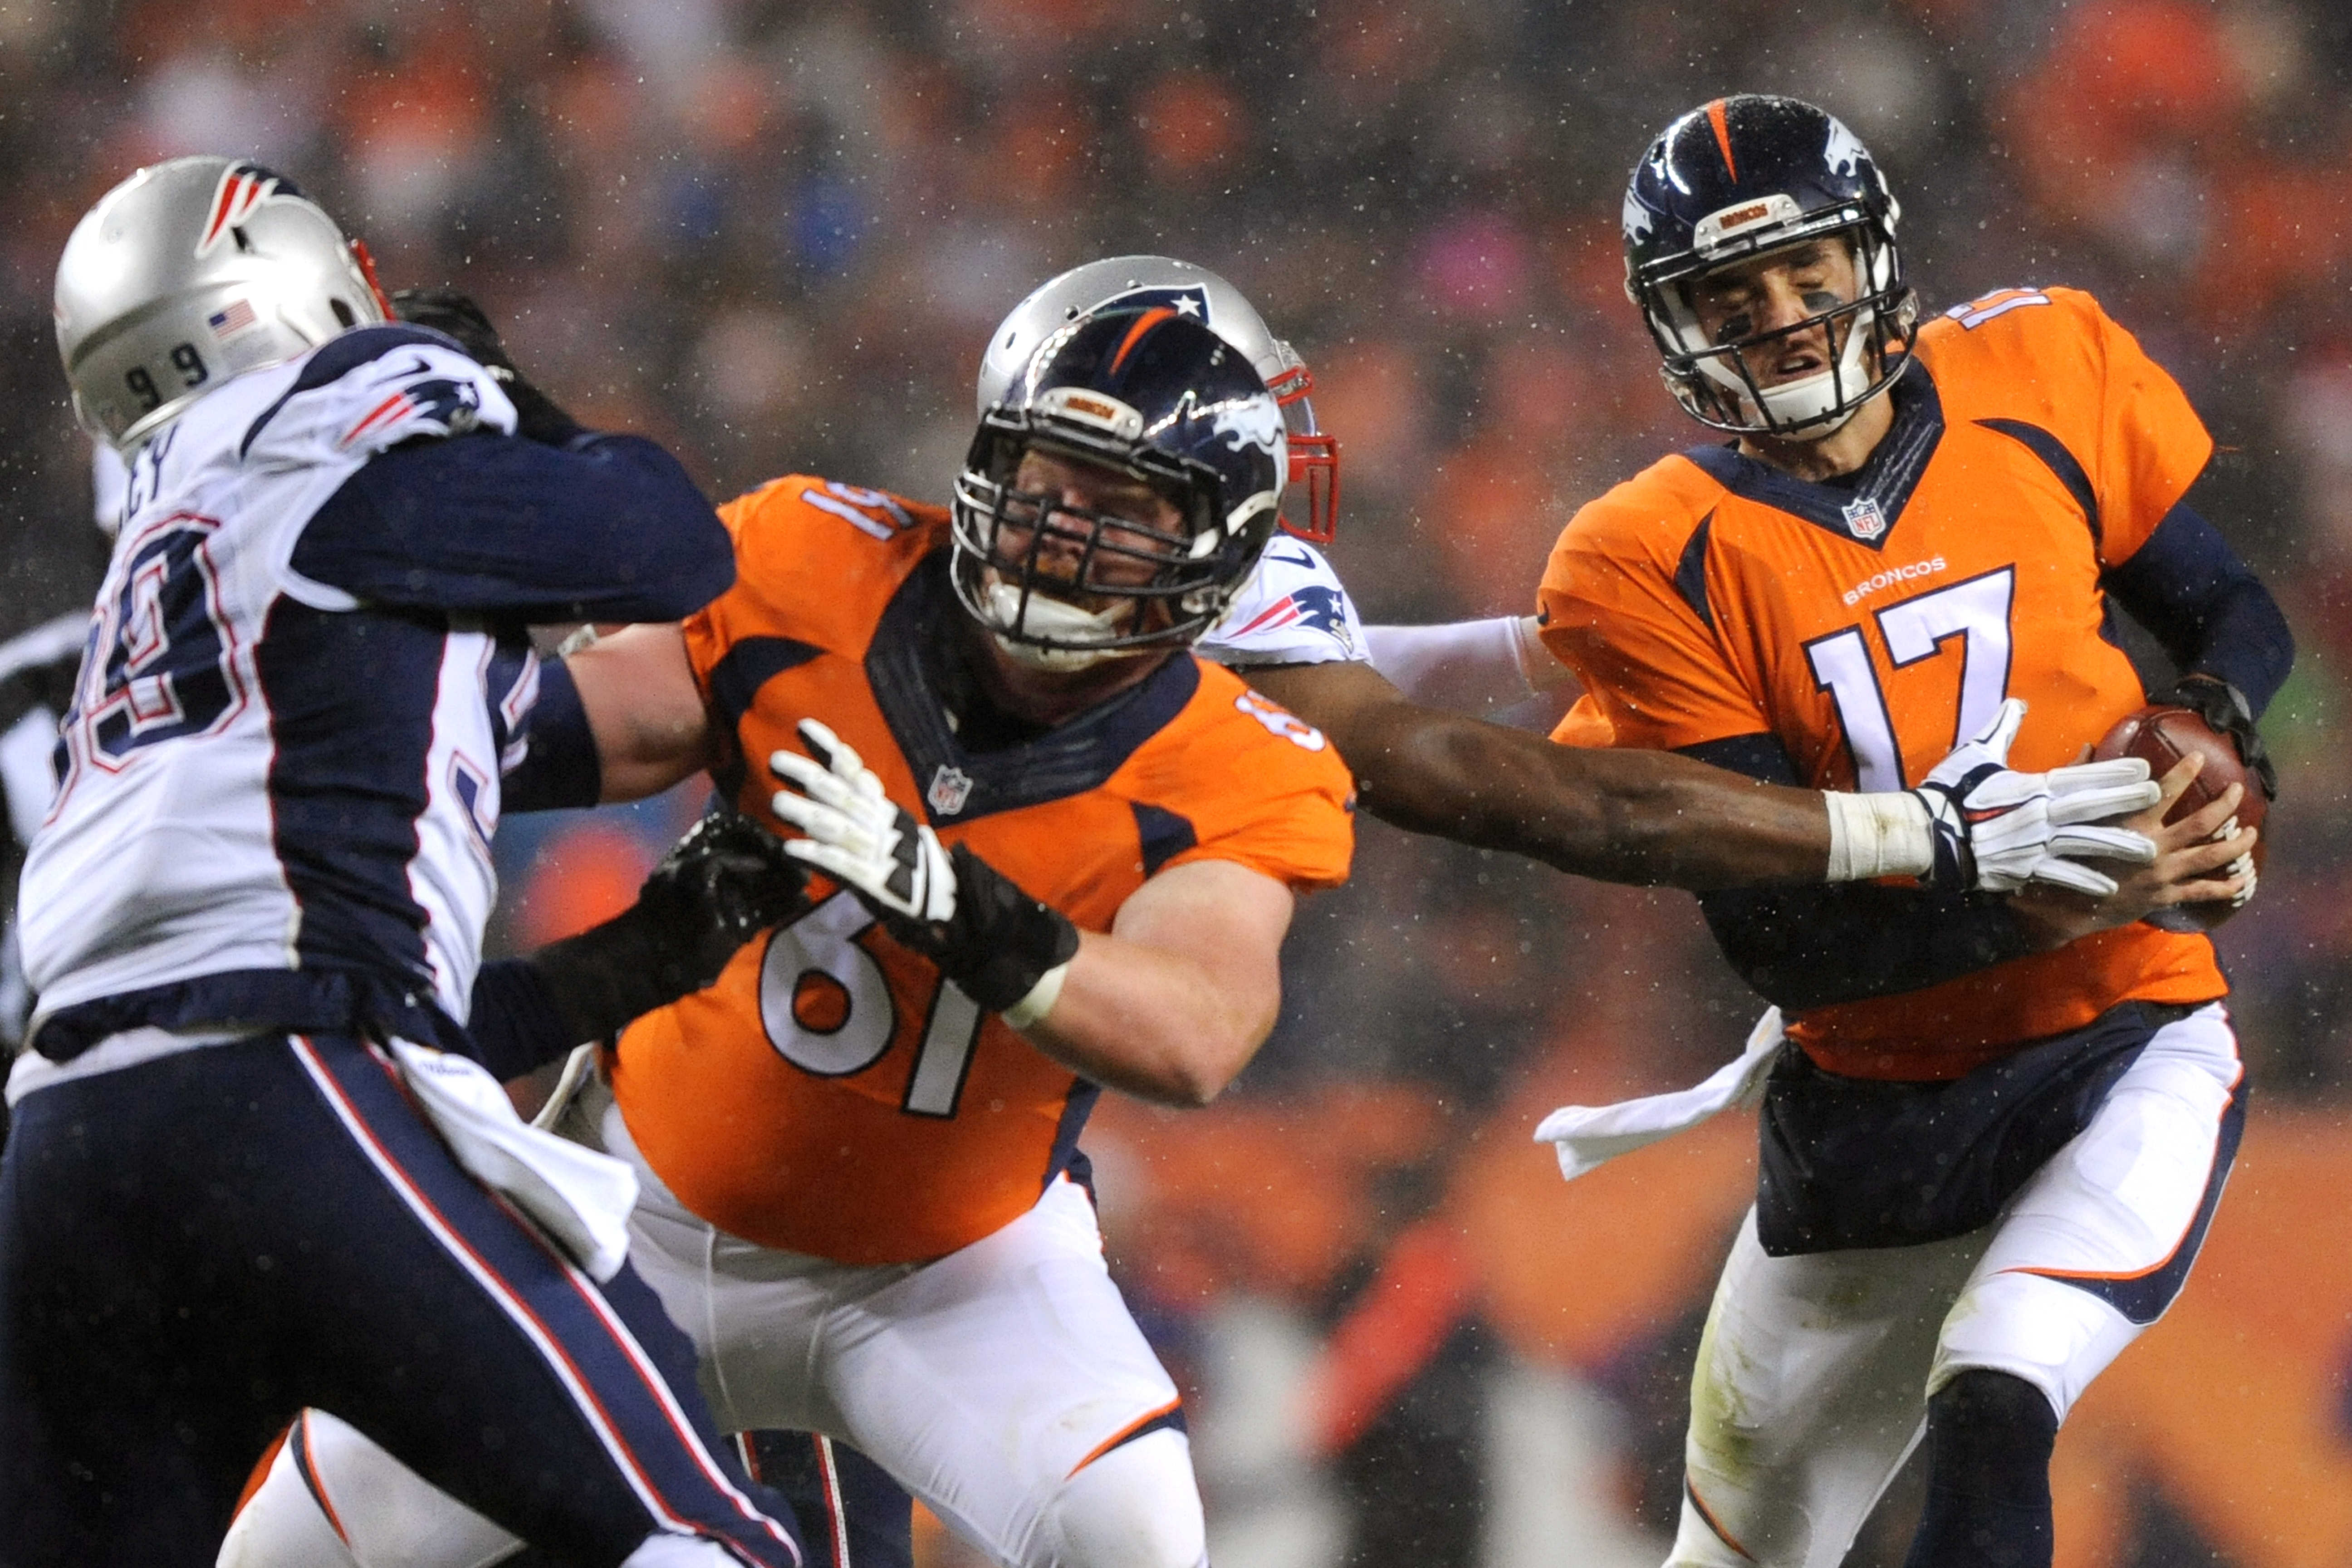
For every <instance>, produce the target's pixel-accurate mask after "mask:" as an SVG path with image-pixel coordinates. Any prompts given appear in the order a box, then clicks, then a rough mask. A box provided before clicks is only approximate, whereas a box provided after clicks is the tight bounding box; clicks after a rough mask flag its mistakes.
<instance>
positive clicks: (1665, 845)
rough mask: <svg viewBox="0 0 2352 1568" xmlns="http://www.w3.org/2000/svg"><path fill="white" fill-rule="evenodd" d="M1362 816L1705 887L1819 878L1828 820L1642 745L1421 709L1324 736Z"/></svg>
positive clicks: (1804, 797) (1793, 796)
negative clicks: (1596, 742)
mask: <svg viewBox="0 0 2352 1568" xmlns="http://www.w3.org/2000/svg"><path fill="white" fill-rule="evenodd" d="M1334 739H1335V740H1336V741H1337V742H1339V749H1340V753H1341V754H1342V755H1343V756H1345V757H1347V759H1348V760H1349V763H1350V764H1351V765H1352V766H1353V767H1354V769H1355V773H1356V779H1357V784H1358V785H1359V787H1360V789H1361V791H1362V795H1361V804H1362V805H1363V807H1364V809H1365V810H1367V811H1369V812H1370V813H1371V814H1372V815H1373V816H1377V817H1379V818H1381V820H1382V821H1383V822H1388V823H1391V824H1393V825H1395V826H1399V827H1404V828H1408V829H1411V830H1412V831H1414V832H1420V833H1434V834H1438V835H1441V836H1442V837H1447V838H1452V839H1454V840H1456V841H1458V842H1460V843H1464V844H1471V845H1475V846H1477V847H1481V848H1492V849H1508V850H1513V851H1516V852H1517V853H1520V854H1525V855H1530V856H1533V857H1534V858H1538V859H1540V860H1543V861H1545V862H1546V863H1548V864H1549V865H1552V866H1556V867H1558V868H1559V869H1561V870H1563V871H1570V872H1574V873H1575V874H1577V875H1579V876H1584V877H1593V878H1597V879H1601V880H1603V881H1611V882H1633V883H1644V884H1646V883H1665V884H1668V885H1671V886H1674V887H1680V888H1691V889H1709V888H1725V887H1738V886H1742V885H1745V884H1749V883H1756V882H1776V881H1778V882H1818V881H1820V880H1821V879H1822V877H1823V875H1824V874H1825V872H1826V870H1827V868H1828V865H1829V855H1830V824H1829V814H1828V811H1827V810H1826V808H1825V807H1824V806H1823V805H1822V796H1821V795H1819V794H1818V793H1817V792H1814V791H1811V790H1800V789H1786V788H1780V787H1778V786H1774V785H1769V784H1759V783H1757V782H1755V781H1754V780H1750V779H1746V778H1742V777H1740V776H1738V775H1737V774H1734V773H1727V772H1725V771H1723V770H1721V769H1717V768H1710V767H1707V766H1706V765H1705V764H1703V763H1694V762H1691V761H1689V760H1688V759H1686V758H1682V757H1675V756H1672V755H1668V754H1664V753H1661V752H1598V751H1585V750H1579V749H1577V748H1573V747H1567V746H1559V745H1554V744H1553V743H1551V742H1549V741H1545V740H1542V739H1540V738H1538V737H1537V736H1533V735H1529V734H1527V733H1525V732H1523V731H1514V730H1505V729H1501V728H1499V727H1497V726H1495V725H1491V724H1485V723H1480V722H1478V721H1475V720H1466V719H1455V718H1451V717H1450V716H1449V717H1448V719H1447V720H1446V721H1444V722H1442V723H1439V722H1432V721H1430V719H1429V717H1428V716H1427V710H1412V709H1405V708H1402V707H1399V708H1397V709H1394V710H1390V711H1386V712H1381V713H1372V714H1366V715H1364V716H1363V717H1362V719H1361V721H1360V722H1358V723H1356V724H1354V725H1352V726H1351V727H1350V731H1349V732H1348V733H1346V734H1345V735H1335V736H1334Z"/></svg>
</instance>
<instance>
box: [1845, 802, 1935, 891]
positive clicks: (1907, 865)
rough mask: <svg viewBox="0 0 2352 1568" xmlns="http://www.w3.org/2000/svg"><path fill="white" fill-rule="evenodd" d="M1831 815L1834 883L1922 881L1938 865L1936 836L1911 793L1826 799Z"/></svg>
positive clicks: (1925, 812) (1919, 803)
mask: <svg viewBox="0 0 2352 1568" xmlns="http://www.w3.org/2000/svg"><path fill="white" fill-rule="evenodd" d="M1822 803H1823V804H1824V805H1827V806H1828V807H1829V811H1830V868H1829V872H1828V874H1827V875H1826V876H1825V877H1824V878H1823V880H1824V881H1830V882H1867V881H1871V880H1874V879H1876V878H1880V877H1918V876H1924V875H1926V874H1927V872H1928V871H1929V870H1930V869H1932V868H1934V866H1935V864H1936V836H1935V833H1934V830H1933V829H1932V828H1930V826H1928V822H1927V806H1926V805H1925V804H1923V803H1922V802H1921V801H1920V800H1919V799H1918V798H1917V797H1916V796H1915V795H1911V794H1910V793H1909V792H1908V791H1901V790H1895V791H1888V792H1885V793H1884V794H1877V795H1832V794H1828V793H1824V794H1823V795H1822Z"/></svg>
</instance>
